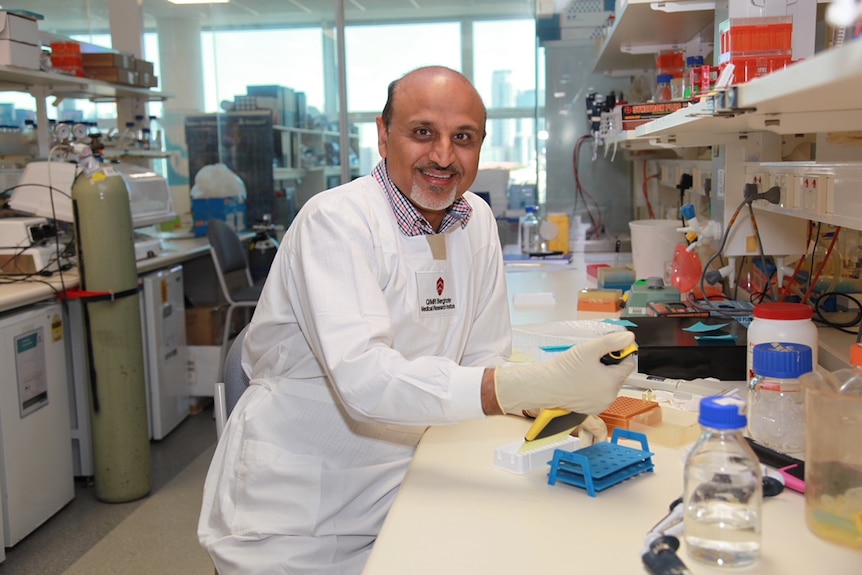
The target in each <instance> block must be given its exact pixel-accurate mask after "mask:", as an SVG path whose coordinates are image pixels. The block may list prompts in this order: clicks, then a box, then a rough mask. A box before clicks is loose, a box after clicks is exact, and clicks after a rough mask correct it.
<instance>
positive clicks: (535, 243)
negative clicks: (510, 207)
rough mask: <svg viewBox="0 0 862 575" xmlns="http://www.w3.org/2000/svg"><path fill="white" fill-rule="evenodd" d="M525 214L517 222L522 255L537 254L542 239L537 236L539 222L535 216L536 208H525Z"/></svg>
mask: <svg viewBox="0 0 862 575" xmlns="http://www.w3.org/2000/svg"><path fill="white" fill-rule="evenodd" d="M525 209H526V211H527V213H525V214H524V215H523V216H521V219H520V221H519V222H518V237H519V239H520V243H521V253H522V254H537V253H539V252H540V251H541V246H542V237H541V235H540V234H539V227H540V226H541V222H540V221H539V217H538V216H537V215H536V206H527V207H526V208H525Z"/></svg>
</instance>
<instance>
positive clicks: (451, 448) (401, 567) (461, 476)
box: [363, 416, 862, 575]
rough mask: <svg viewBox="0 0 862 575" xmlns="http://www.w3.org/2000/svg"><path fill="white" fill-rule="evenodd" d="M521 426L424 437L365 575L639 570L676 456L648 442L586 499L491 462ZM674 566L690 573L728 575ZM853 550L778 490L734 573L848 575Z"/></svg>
mask: <svg viewBox="0 0 862 575" xmlns="http://www.w3.org/2000/svg"><path fill="white" fill-rule="evenodd" d="M528 426H529V422H528V421H527V420H525V419H523V418H519V417H513V416H496V417H490V418H487V419H485V420H474V421H469V422H465V423H462V424H458V425H453V426H448V427H434V428H431V429H429V430H428V432H426V434H425V436H424V437H423V438H422V441H421V442H420V444H419V447H418V449H417V451H416V456H415V457H414V459H413V462H412V463H411V465H410V469H409V471H408V473H407V477H406V480H405V481H404V483H403V484H402V486H401V490H400V492H399V494H398V497H397V498H396V500H395V504H394V505H393V507H392V510H391V511H390V513H389V516H388V517H387V519H386V522H385V524H384V526H383V530H382V531H381V533H380V536H379V537H378V540H377V543H376V544H375V547H374V550H373V551H372V553H371V557H370V559H369V561H368V564H367V566H366V569H365V571H364V572H363V573H364V575H404V574H406V573H409V574H410V575H425V574H427V575H440V574H444V573H445V574H446V575H459V574H464V575H477V574H483V573H489V574H490V573H494V574H497V575H507V574H512V575H523V574H527V573H602V574H605V573H607V574H610V575H617V574H619V575H624V574H625V575H631V574H636V573H645V572H646V570H645V568H644V567H643V566H642V563H641V559H640V556H641V549H642V548H643V545H644V539H645V535H646V533H647V531H648V530H649V529H650V528H651V527H652V526H653V525H654V524H655V523H656V522H658V520H659V519H661V518H662V517H663V516H664V514H665V513H666V512H667V508H668V505H669V504H670V502H671V501H673V500H674V499H676V498H677V497H678V496H679V495H680V494H681V493H682V462H683V458H684V455H685V448H677V449H671V448H666V447H662V446H659V445H650V450H651V451H652V452H653V453H655V456H654V457H653V463H654V464H655V471H654V472H653V473H643V474H641V475H638V476H636V477H633V478H631V479H628V480H626V481H624V482H622V483H620V484H617V485H615V486H613V487H610V488H608V489H607V490H605V491H601V492H599V493H598V494H597V496H596V497H590V496H589V495H588V494H587V493H586V491H584V490H582V489H579V488H576V487H572V486H570V485H565V484H561V483H557V484H556V485H553V486H551V485H548V484H547V473H546V470H540V471H534V472H532V473H528V474H525V475H516V474H513V473H510V472H508V471H504V470H501V469H498V468H496V467H494V466H493V465H492V462H493V457H494V450H495V448H497V447H500V446H501V445H506V444H508V443H512V442H514V441H517V440H518V439H519V438H522V437H523V435H524V432H525V431H526V430H527V428H528ZM684 547H685V544H684V543H683V547H682V550H683V552H682V555H681V558H682V560H683V561H684V562H685V563H686V565H687V566H688V567H689V569H690V570H691V572H692V573H694V574H695V575H702V574H706V573H714V574H719V573H724V574H725V575H726V573H727V570H722V569H719V568H712V567H709V566H707V565H703V564H699V563H697V562H696V561H695V560H694V559H690V558H688V557H686V555H685V553H684ZM860 566H862V552H860V551H854V550H851V549H848V548H844V547H840V546H837V545H833V544H830V543H827V542H825V541H823V540H821V539H819V538H817V537H816V536H814V535H813V534H812V533H811V532H810V531H809V530H808V529H807V527H806V525H805V518H804V496H802V495H801V494H799V493H796V492H793V491H789V490H785V491H784V492H783V493H782V494H780V495H778V496H777V497H773V498H769V499H766V500H765V501H764V505H763V549H762V556H761V558H760V560H759V561H758V562H757V563H756V564H755V565H753V566H752V567H749V568H746V569H738V570H734V571H733V572H734V573H737V572H740V573H757V574H758V575H769V574H775V575H779V574H780V575H786V574H788V573H828V574H829V575H856V574H857V573H859V570H860Z"/></svg>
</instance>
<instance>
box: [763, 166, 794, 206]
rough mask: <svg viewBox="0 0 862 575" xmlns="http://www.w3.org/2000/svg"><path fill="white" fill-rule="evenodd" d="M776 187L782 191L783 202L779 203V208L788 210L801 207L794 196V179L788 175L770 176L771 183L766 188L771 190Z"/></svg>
mask: <svg viewBox="0 0 862 575" xmlns="http://www.w3.org/2000/svg"><path fill="white" fill-rule="evenodd" d="M774 186H778V189H780V190H781V200H780V201H779V202H778V205H779V206H781V207H782V208H787V209H794V208H797V207H799V206H797V205H796V202H795V198H794V194H793V178H791V177H790V176H789V175H788V174H769V183H768V185H767V186H766V188H767V189H769V188H772V187H774Z"/></svg>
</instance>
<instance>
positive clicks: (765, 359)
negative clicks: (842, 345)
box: [748, 342, 812, 455]
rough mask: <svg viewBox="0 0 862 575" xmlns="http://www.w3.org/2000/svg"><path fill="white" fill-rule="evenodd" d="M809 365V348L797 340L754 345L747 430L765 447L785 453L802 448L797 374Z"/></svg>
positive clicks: (801, 399)
mask: <svg viewBox="0 0 862 575" xmlns="http://www.w3.org/2000/svg"><path fill="white" fill-rule="evenodd" d="M811 369H812V364H811V348H810V347H808V346H807V345H802V344H798V343H781V342H773V343H759V344H757V345H756V346H754V377H753V378H752V379H751V382H750V383H749V391H748V433H749V435H750V436H751V437H752V438H754V439H755V440H756V441H758V442H759V443H761V444H763V445H765V446H766V447H769V448H772V449H775V450H777V451H781V452H784V453H789V454H799V455H802V453H803V452H804V450H805V391H804V389H803V387H802V383H801V382H800V381H799V378H800V376H802V375H804V374H806V373H808V372H809V371H811Z"/></svg>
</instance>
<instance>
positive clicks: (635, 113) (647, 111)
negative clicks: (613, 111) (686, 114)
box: [620, 102, 690, 130]
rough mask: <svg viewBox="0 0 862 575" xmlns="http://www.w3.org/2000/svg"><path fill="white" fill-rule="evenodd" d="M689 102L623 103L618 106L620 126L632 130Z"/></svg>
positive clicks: (685, 105)
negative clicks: (620, 119)
mask: <svg viewBox="0 0 862 575" xmlns="http://www.w3.org/2000/svg"><path fill="white" fill-rule="evenodd" d="M689 105H690V103H689V102H644V103H642V104H624V105H622V106H620V114H621V118H622V127H623V129H624V130H632V129H634V128H636V127H637V126H640V125H641V124H646V123H647V122H650V121H652V120H655V119H656V118H661V117H663V116H667V115H668V114H673V113H674V112H676V111H677V110H681V109H683V108H685V107H687V106H689Z"/></svg>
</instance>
